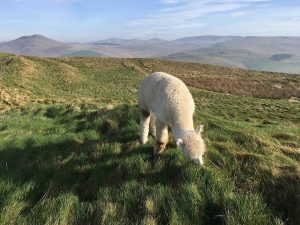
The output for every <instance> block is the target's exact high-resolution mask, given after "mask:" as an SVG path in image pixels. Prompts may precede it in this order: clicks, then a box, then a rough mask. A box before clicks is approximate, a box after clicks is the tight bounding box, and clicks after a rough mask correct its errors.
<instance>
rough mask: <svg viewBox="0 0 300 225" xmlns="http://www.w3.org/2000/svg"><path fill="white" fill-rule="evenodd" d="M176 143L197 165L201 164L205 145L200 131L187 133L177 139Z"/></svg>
mask: <svg viewBox="0 0 300 225" xmlns="http://www.w3.org/2000/svg"><path fill="white" fill-rule="evenodd" d="M177 145H178V147H179V148H180V149H181V151H182V152H183V153H184V155H185V156H186V157H188V158H190V159H192V160H193V161H194V162H195V163H196V164H197V165H203V155H204V153H205V150H206V147H205V143H204V140H203V138H202V137H201V133H200V132H199V133H198V132H197V131H195V132H189V133H187V134H186V135H185V136H184V137H183V138H182V139H179V140H178V141H177Z"/></svg>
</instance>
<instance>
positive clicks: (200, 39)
mask: <svg viewBox="0 0 300 225" xmlns="http://www.w3.org/2000/svg"><path fill="white" fill-rule="evenodd" d="M236 38H240V36H214V35H206V36H197V37H185V38H180V39H177V40H175V42H177V43H186V44H187V43H188V44H197V45H202V46H209V45H212V44H216V43H220V42H225V41H230V40H234V39H236Z"/></svg>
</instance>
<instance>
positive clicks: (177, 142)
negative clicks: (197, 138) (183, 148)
mask: <svg viewBox="0 0 300 225" xmlns="http://www.w3.org/2000/svg"><path fill="white" fill-rule="evenodd" d="M176 144H177V147H179V146H180V145H182V144H183V140H182V139H180V138H179V139H178V140H177V141H176Z"/></svg>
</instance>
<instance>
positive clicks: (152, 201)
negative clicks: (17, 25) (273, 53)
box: [0, 55, 300, 225]
mask: <svg viewBox="0 0 300 225" xmlns="http://www.w3.org/2000/svg"><path fill="white" fill-rule="evenodd" d="M151 70H164V71H168V72H173V73H174V74H176V75H178V76H180V77H181V78H183V79H185V80H186V81H187V82H190V84H194V86H197V87H198V86H199V84H198V83H197V81H199V78H198V76H200V77H201V78H203V77H208V78H207V79H209V78H210V77H214V76H216V74H217V75H218V76H219V78H220V80H224V81H225V80H226V79H228V78H231V79H232V80H234V79H235V78H238V77H239V76H238V75H239V71H240V73H241V77H240V79H244V80H245V81H248V80H250V82H252V80H253V79H259V76H262V79H261V80H262V85H265V84H266V83H267V84H270V83H271V82H273V80H274V78H275V79H276V82H277V83H282V85H284V84H285V81H286V80H293V82H294V84H293V85H294V86H299V78H297V77H293V76H289V75H284V74H282V75H281V74H278V75H277V74H272V73H259V72H252V73H249V72H245V71H242V70H230V69H226V68H222V67H212V66H207V65H198V64H188V63H178V64H177V63H174V62H164V61H157V60H134V59H133V60H125V59H95V58H89V59H87V58H78V59H42V58H29V57H26V58H21V57H13V56H7V55H3V56H0V92H1V93H0V94H1V100H2V101H1V103H0V107H1V109H2V112H1V113H0V121H1V123H0V223H1V224H128V223H129V224H167V223H169V224H283V222H285V224H295V225H296V224H299V223H300V217H299V215H298V212H299V210H300V208H299V206H300V202H299V199H300V198H299V196H300V183H299V180H300V175H299V174H300V166H299V161H300V153H299V148H300V144H299V143H300V139H299V137H300V129H299V122H300V121H299V117H300V115H299V111H300V106H299V103H298V102H289V101H287V100H286V99H279V100H271V99H258V98H253V97H240V96H236V95H228V94H223V93H217V92H211V91H207V90H201V89H197V88H191V90H192V93H193V96H194V98H195V102H196V105H197V107H196V108H197V112H196V115H195V121H196V123H197V124H198V123H200V121H201V123H203V124H205V125H206V132H205V140H206V141H207V145H208V149H209V150H208V152H207V156H206V157H205V166H204V167H202V168H201V167H197V166H195V165H193V164H192V163H190V162H188V161H187V160H186V159H185V157H184V156H183V155H182V154H181V153H180V152H179V151H178V150H176V148H175V146H174V144H173V143H170V145H169V146H168V149H167V150H166V151H165V152H164V153H163V154H162V155H161V156H160V157H159V158H158V159H156V160H153V159H152V158H151V146H152V144H151V142H150V143H149V144H147V145H145V146H141V145H140V144H139V142H138V127H139V126H138V124H139V120H138V111H137V107H136V103H135V102H136V101H135V98H136V90H137V88H138V84H139V82H140V81H141V79H142V78H143V77H144V75H145V74H147V73H148V72H149V71H151ZM183 71H187V72H186V73H183ZM249 74H250V75H249ZM247 75H249V77H247ZM187 76H190V77H187ZM222 78H223V79H222ZM214 79H215V78H214ZM200 81H201V80H200ZM286 83H287V82H286ZM216 85H217V84H216ZM210 87H211V86H208V88H210ZM283 87H288V88H286V90H285V91H287V92H289V93H292V92H291V89H290V87H291V86H283ZM219 91H222V90H219ZM251 93H253V91H252V92H251V89H250V91H248V92H247V93H246V94H245V95H251ZM262 93H263V92H262Z"/></svg>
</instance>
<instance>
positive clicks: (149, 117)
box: [138, 72, 206, 164]
mask: <svg viewBox="0 0 300 225" xmlns="http://www.w3.org/2000/svg"><path fill="white" fill-rule="evenodd" d="M138 104H139V109H140V117H141V142H142V144H145V143H146V142H147V141H148V134H149V127H150V133H151V135H152V136H153V137H154V139H155V144H154V154H155V155H156V154H159V153H161V152H162V151H163V150H164V149H165V147H166V145H167V143H168V139H169V138H168V126H170V127H171V128H172V131H173V133H174V135H175V138H176V144H177V146H178V147H179V149H181V150H182V152H183V153H184V154H185V156H187V157H189V158H190V159H192V160H193V161H194V162H195V163H196V164H203V159H202V156H203V154H204V152H205V149H206V147H205V143H204V140H203V139H202V137H201V132H202V131H203V125H200V126H199V127H198V128H197V129H196V130H195V129H194V125H193V114H194V111H195V103H194V100H193V97H192V95H191V93H190V92H189V90H188V88H187V87H186V85H185V84H184V83H183V82H182V81H181V80H180V79H178V78H176V77H174V76H172V75H170V74H167V73H163V72H156V73H153V74H150V75H149V76H147V77H146V78H145V79H144V81H143V82H142V85H141V87H140V89H139V93H138Z"/></svg>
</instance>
